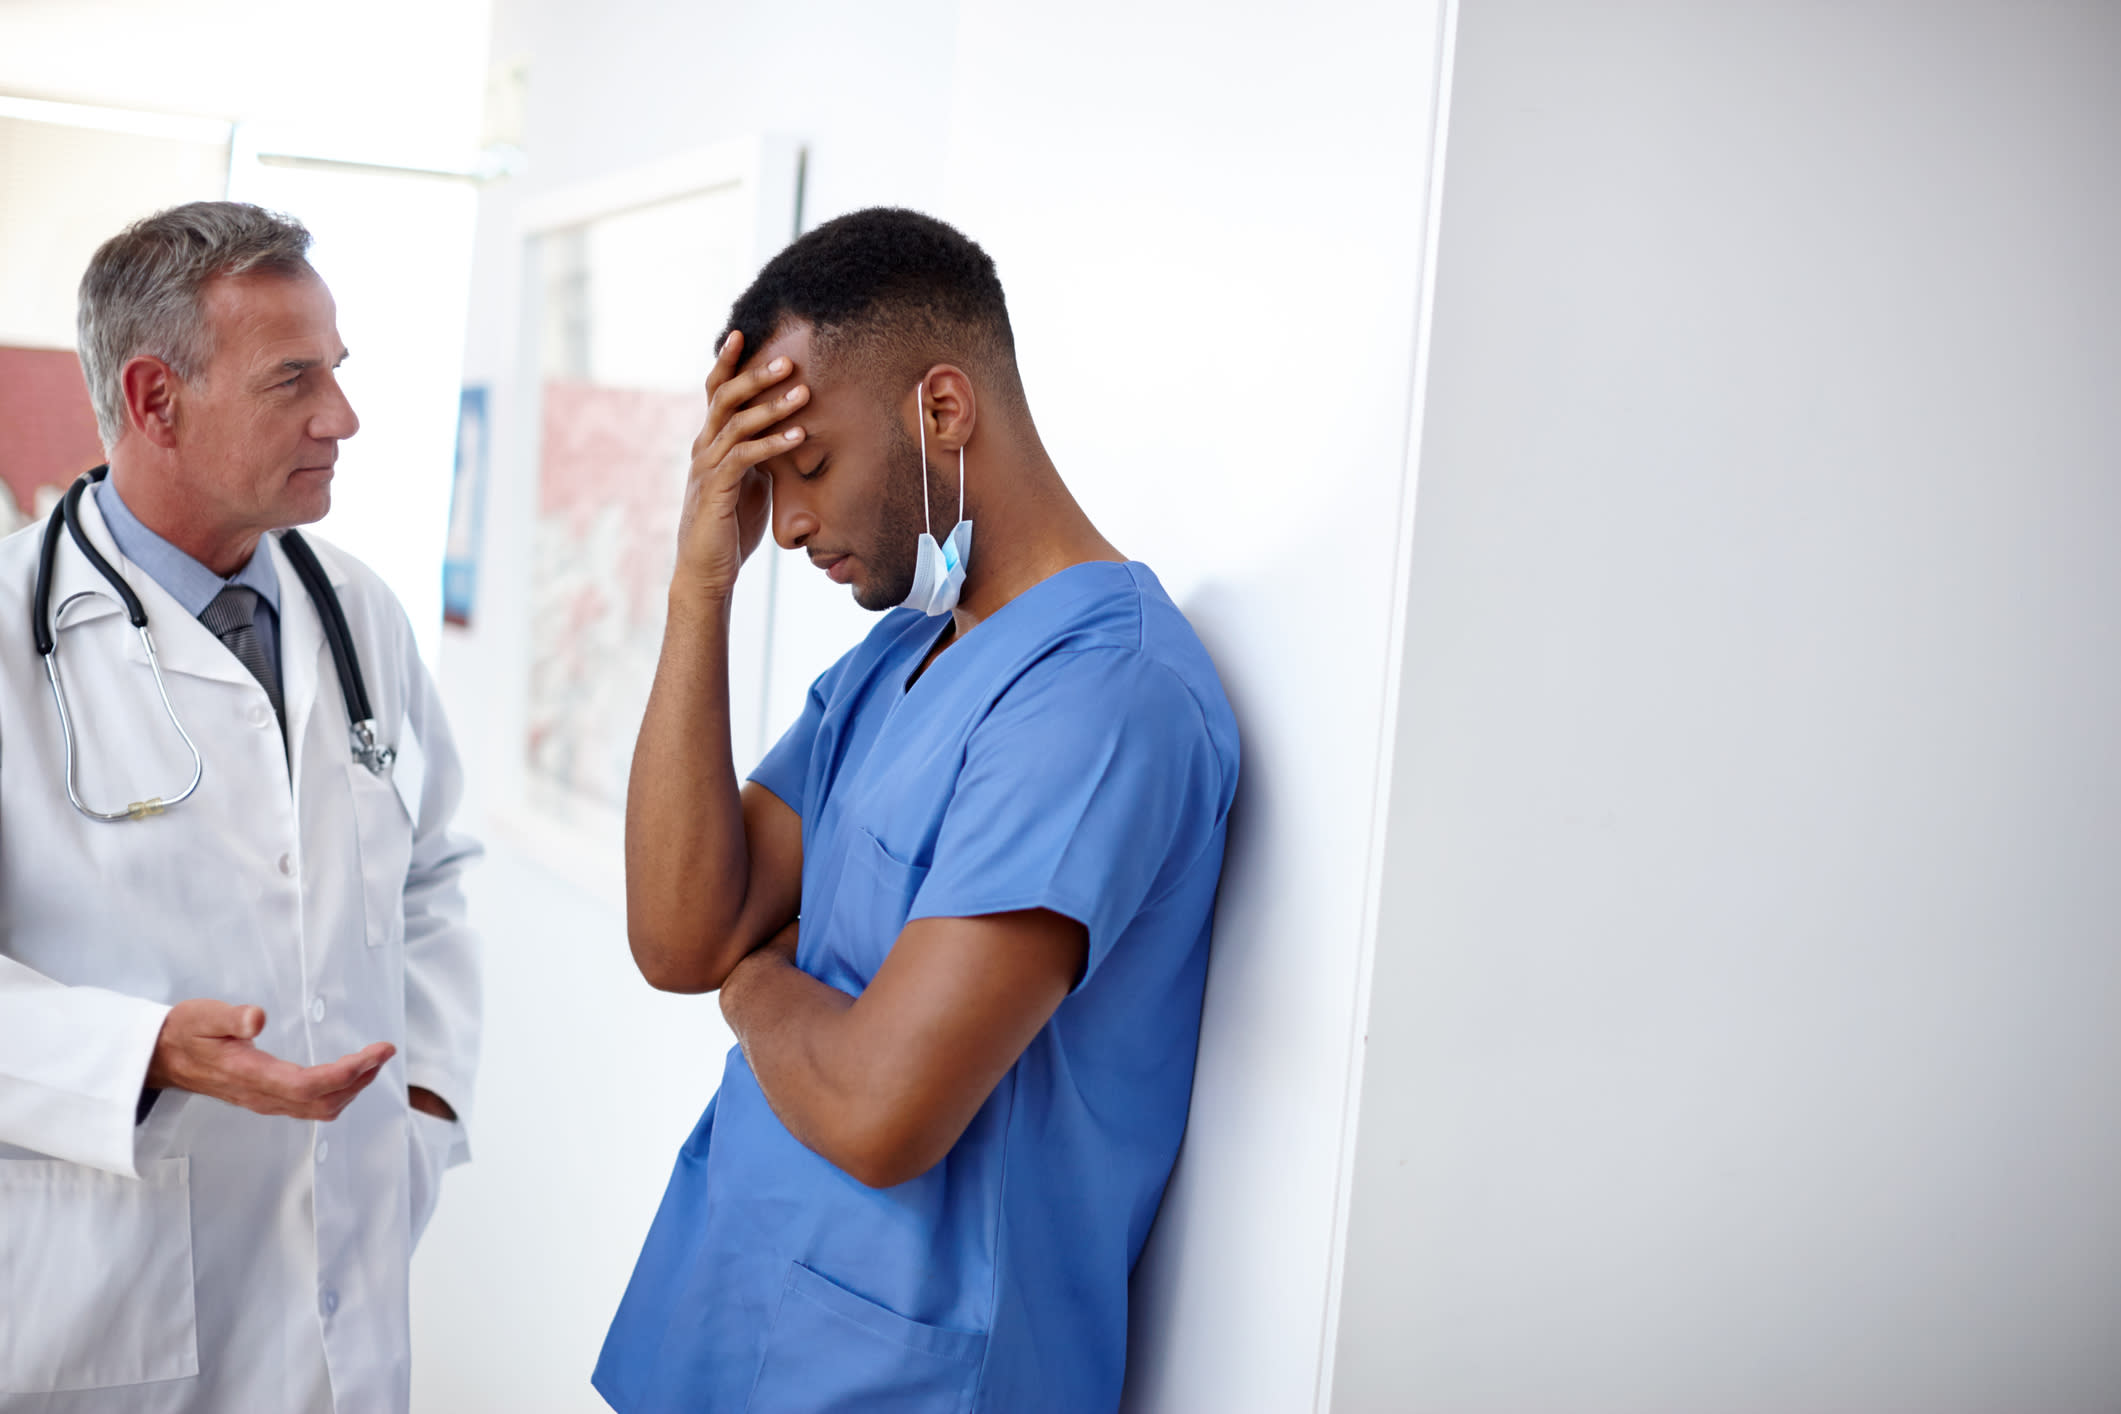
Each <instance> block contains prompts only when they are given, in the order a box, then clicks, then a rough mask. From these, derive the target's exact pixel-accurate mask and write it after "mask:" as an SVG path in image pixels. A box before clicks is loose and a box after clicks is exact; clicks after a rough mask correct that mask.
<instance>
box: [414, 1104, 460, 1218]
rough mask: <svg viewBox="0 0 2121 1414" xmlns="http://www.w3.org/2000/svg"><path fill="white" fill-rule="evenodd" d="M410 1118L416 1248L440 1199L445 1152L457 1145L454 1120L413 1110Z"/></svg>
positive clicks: (446, 1153) (447, 1158)
mask: <svg viewBox="0 0 2121 1414" xmlns="http://www.w3.org/2000/svg"><path fill="white" fill-rule="evenodd" d="M410 1113H411V1115H412V1146H411V1147H412V1240H413V1245H414V1246H418V1245H419V1242H420V1235H421V1234H422V1233H424V1232H426V1231H427V1222H428V1219H430V1218H432V1217H433V1216H434V1212H435V1203H436V1201H437V1200H438V1199H440V1198H441V1196H442V1172H443V1170H445V1169H447V1168H448V1167H449V1151H450V1150H451V1149H452V1148H453V1147H455V1145H456V1142H457V1126H456V1121H454V1120H447V1119H442V1118H440V1117H439V1116H436V1115H431V1114H426V1113H424V1112H422V1111H420V1110H413V1111H411V1112H410Z"/></svg>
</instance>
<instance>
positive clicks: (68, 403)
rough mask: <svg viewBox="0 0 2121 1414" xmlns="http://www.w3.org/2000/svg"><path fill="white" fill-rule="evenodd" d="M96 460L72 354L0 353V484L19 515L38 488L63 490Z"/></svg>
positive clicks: (90, 412) (84, 391)
mask: <svg viewBox="0 0 2121 1414" xmlns="http://www.w3.org/2000/svg"><path fill="white" fill-rule="evenodd" d="M102 460H103V443H102V440H101V439H100V438H98V437H97V435H96V413H95V409H94V408H93V407H92V406H91V405H90V403H89V401H88V384H87V383H86V382H84V381H83V380H82V377H81V360H80V359H79V358H77V357H76V356H75V355H74V352H73V350H71V349H9V348H0V481H5V482H6V483H7V486H8V489H9V490H11V491H13V492H14V493H15V504H16V505H18V506H20V507H21V508H22V510H23V513H24V514H28V513H29V511H30V509H31V507H32V505H33V504H34V502H35V500H36V495H37V488H38V487H39V486H64V485H65V484H66V483H67V482H69V481H72V480H73V479H74V478H75V477H77V476H79V475H80V474H81V473H82V472H84V471H87V470H88V469H89V468H90V467H92V466H95V465H97V464H98V463H100V462H101V461H102Z"/></svg>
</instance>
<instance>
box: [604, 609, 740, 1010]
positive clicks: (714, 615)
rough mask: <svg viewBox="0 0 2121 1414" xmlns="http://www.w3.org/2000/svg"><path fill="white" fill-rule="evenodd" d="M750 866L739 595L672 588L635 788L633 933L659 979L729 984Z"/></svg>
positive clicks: (691, 985)
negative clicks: (736, 622)
mask: <svg viewBox="0 0 2121 1414" xmlns="http://www.w3.org/2000/svg"><path fill="white" fill-rule="evenodd" d="M749 874H750V867H749V858H748V855H747V852H746V846H745V838H744V817H743V807H742V804H741V802H740V799H739V797H738V793H737V780H736V768H735V765H734V762H733V759H732V757H731V753H730V744H729V602H728V600H727V599H721V598H712V597H707V598H702V597H698V596H693V595H689V594H685V593H682V592H679V591H678V590H676V589H673V592H672V594H671V599H670V616H669V620H668V623H667V625H666V626H665V628H664V630H663V651H662V656H661V658H660V659H659V660H658V661H657V664H656V675H655V684H654V687H653V689H652V690H651V691H650V693H649V697H648V710H647V712H646V714H645V715H644V716H643V717H642V720H641V734H640V740H639V742H638V744H637V746H636V748H635V750H634V753H633V770H632V774H631V776H630V778H629V780H628V782H627V788H626V925H627V936H628V939H629V941H630V942H631V944H632V947H633V956H634V961H635V962H636V963H637V964H638V965H639V966H640V969H641V972H642V974H643V975H644V976H646V977H647V978H648V980H649V981H650V982H652V983H654V984H655V985H657V986H659V987H666V988H669V989H670V990H676V991H706V990H709V989H710V988H712V987H714V986H717V985H719V984H720V982H721V980H722V978H723V977H724V976H726V975H727V973H728V971H729V969H730V968H731V967H732V966H734V965H735V963H736V961H737V960H738V958H740V957H741V956H742V955H743V948H742V946H741V945H740V944H739V943H738V941H737V940H736V939H735V938H734V937H733V930H734V926H735V924H736V922H737V919H738V917H739V916H740V915H741V913H742V910H743V902H744V892H745V886H746V883H747V880H748V878H749ZM724 954H731V955H727V956H725V955H724Z"/></svg>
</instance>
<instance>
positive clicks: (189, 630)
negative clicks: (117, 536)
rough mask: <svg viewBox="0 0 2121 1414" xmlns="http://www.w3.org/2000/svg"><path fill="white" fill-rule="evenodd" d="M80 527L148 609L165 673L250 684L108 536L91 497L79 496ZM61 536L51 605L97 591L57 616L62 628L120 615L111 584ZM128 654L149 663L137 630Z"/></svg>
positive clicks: (230, 657)
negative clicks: (84, 591) (119, 550)
mask: <svg viewBox="0 0 2121 1414" xmlns="http://www.w3.org/2000/svg"><path fill="white" fill-rule="evenodd" d="M81 529H82V532H83V533H84V534H86V535H87V536H88V541H89V543H90V544H91V545H94V546H95V547H96V549H98V550H99V551H101V552H102V554H103V558H104V559H106V560H109V561H110V563H111V568H113V569H115V570H116V571H118V573H119V574H121V575H123V576H125V582H126V584H128V585H130V586H131V587H132V591H133V593H134V594H136V595H138V596H139V599H140V606H141V607H142V608H144V609H146V610H147V631H148V632H149V633H150V634H151V635H153V637H154V640H155V656H156V658H157V659H159V660H160V662H161V664H162V669H163V671H164V672H172V673H183V674H185V675H187V676H189V677H195V678H209V679H212V680H213V681H215V682H230V683H236V684H238V685H239V686H240V685H242V684H245V683H251V676H250V674H249V673H248V672H247V671H245V669H244V667H243V665H242V664H241V663H239V662H237V661H236V655H235V654H233V653H231V652H229V651H228V649H227V647H225V646H224V645H223V644H222V642H221V640H220V639H218V638H216V637H214V634H213V630H212V629H209V628H208V627H207V626H206V625H205V624H202V623H200V622H199V621H198V620H197V619H196V618H193V617H192V616H191V615H190V614H188V613H186V612H184V606H183V605H182V604H179V603H178V602H177V601H176V600H175V599H174V598H172V597H171V596H170V593H169V591H168V590H166V589H164V588H163V587H162V586H161V585H159V584H157V583H156V582H155V580H154V577H153V576H151V575H150V574H148V573H147V571H145V570H143V569H141V568H140V567H139V566H138V565H135V564H134V563H133V562H132V561H131V560H128V559H126V558H125V556H124V555H122V554H120V553H119V552H118V546H117V542H116V541H114V540H112V539H111V534H110V527H109V526H107V525H105V524H104V523H103V512H102V510H101V509H100V508H98V507H97V505H96V498H95V497H94V496H92V495H91V496H83V497H82V498H81ZM60 535H61V538H62V540H63V541H64V543H63V544H61V545H60V547H59V557H58V560H57V562H56V563H55V564H54V565H53V566H52V607H53V608H54V609H57V608H58V607H59V606H60V605H62V604H64V603H65V602H66V601H67V599H68V598H70V597H71V596H72V595H74V594H76V593H79V592H81V591H82V590H92V591H95V592H96V594H97V596H98V597H95V598H91V599H86V600H83V601H82V602H81V603H80V604H78V605H76V606H75V607H74V608H73V609H71V610H69V611H68V612H67V613H66V614H65V615H64V616H63V617H61V618H60V621H59V622H60V625H61V627H62V629H73V628H78V627H79V626H80V625H82V624H84V623H87V622H89V621H90V620H91V619H95V618H100V617H102V616H104V615H107V614H123V613H124V606H123V605H122V604H121V603H120V602H119V600H118V597H117V592H116V591H115V590H113V589H112V588H111V586H110V583H109V582H108V581H107V580H105V579H104V578H103V576H102V575H101V574H99V573H97V571H96V567H95V566H94V565H92V564H90V563H89V562H88V556H86V555H84V554H82V553H81V547H80V546H78V545H76V544H74V543H73V537H72V536H70V535H67V534H66V533H65V532H64V531H61V532H60ZM59 651H60V652H61V653H64V652H65V651H66V650H65V649H64V648H63V647H62V648H61V649H60V650H59ZM126 655H127V656H128V657H129V658H131V659H132V661H133V662H135V663H138V664H140V665H141V666H142V667H145V666H146V665H147V650H146V649H145V648H144V647H142V646H141V643H140V636H139V635H138V634H129V635H127V638H126ZM251 685H252V686H255V685H256V684H254V683H251Z"/></svg>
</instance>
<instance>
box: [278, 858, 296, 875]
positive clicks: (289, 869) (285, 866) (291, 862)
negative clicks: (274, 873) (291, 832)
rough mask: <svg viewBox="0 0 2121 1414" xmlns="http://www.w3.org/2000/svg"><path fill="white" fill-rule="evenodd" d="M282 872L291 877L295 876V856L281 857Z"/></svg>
mask: <svg viewBox="0 0 2121 1414" xmlns="http://www.w3.org/2000/svg"><path fill="white" fill-rule="evenodd" d="M280 872H281V873H282V874H286V875H289V876H292V875H293V874H294V872H295V857H294V856H293V855H291V854H283V855H281V856H280Z"/></svg>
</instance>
